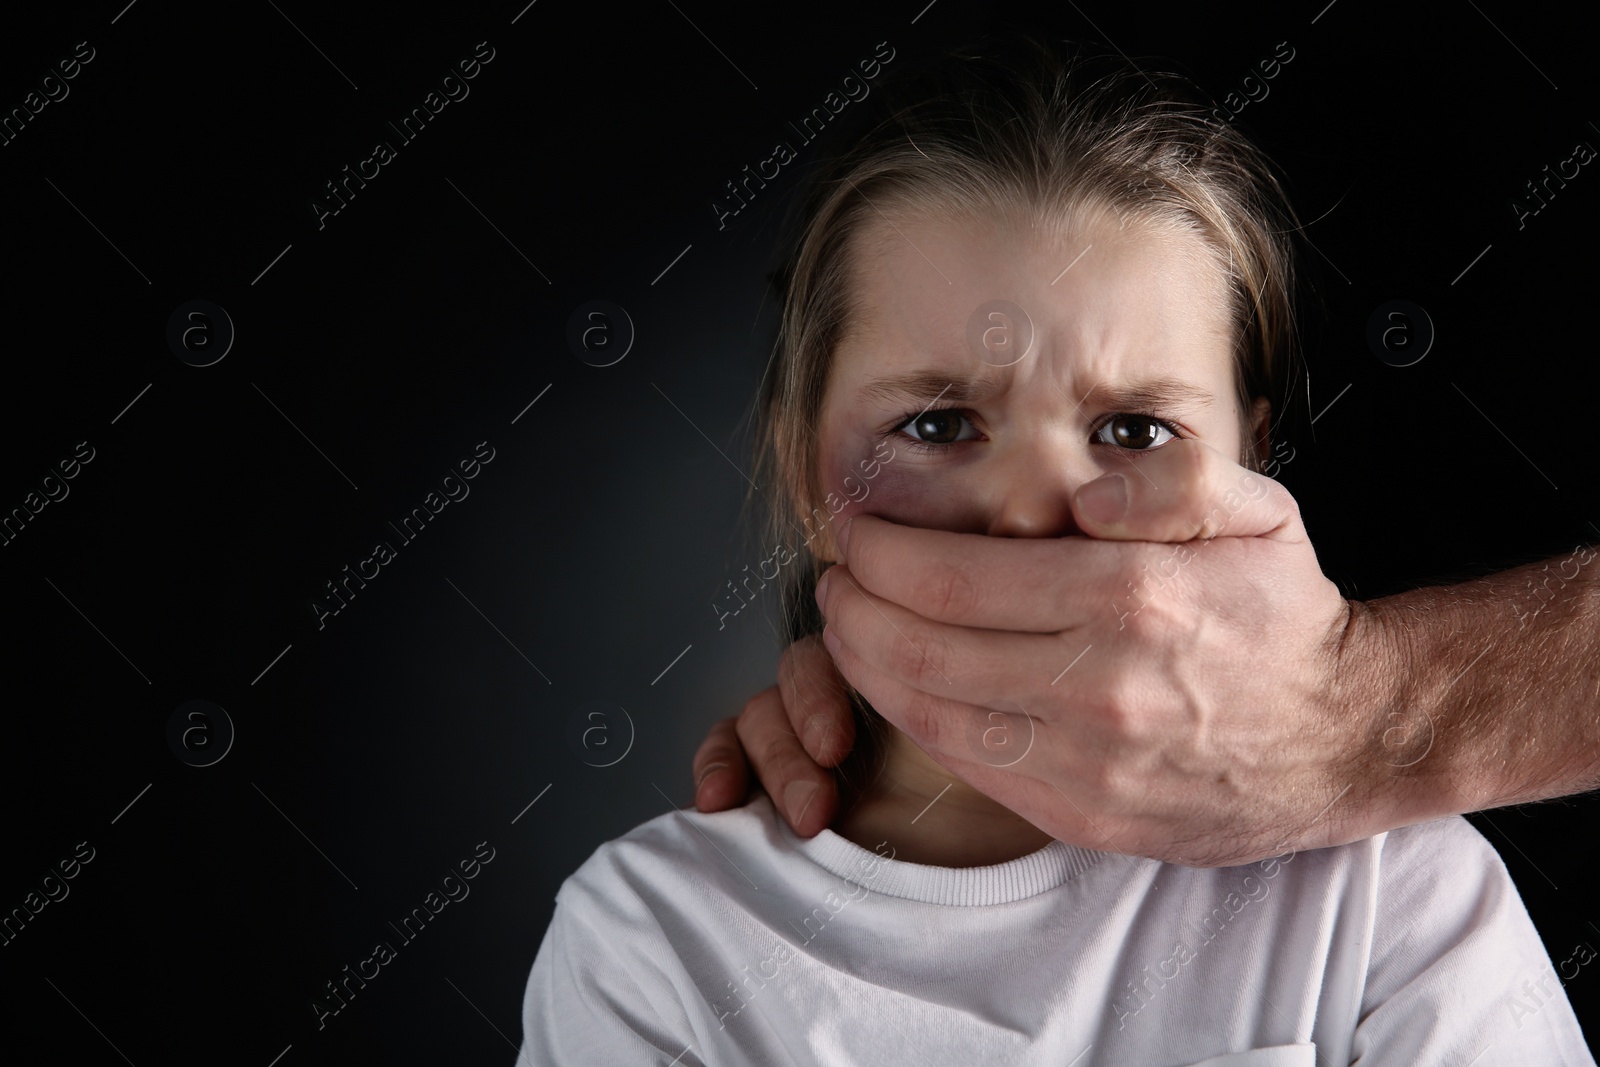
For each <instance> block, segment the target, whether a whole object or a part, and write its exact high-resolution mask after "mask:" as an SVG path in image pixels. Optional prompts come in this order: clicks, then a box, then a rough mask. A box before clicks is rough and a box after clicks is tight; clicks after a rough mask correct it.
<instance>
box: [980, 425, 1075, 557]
mask: <svg viewBox="0 0 1600 1067" xmlns="http://www.w3.org/2000/svg"><path fill="white" fill-rule="evenodd" d="M1079 462H1080V463H1081V460H1080V461H1079ZM1099 473H1100V472H1099V471H1087V472H1085V471H1078V470H1076V469H1074V464H1073V462H1072V460H1071V459H1070V458H1069V457H1068V456H1067V455H1066V449H1065V448H1064V447H1059V448H1040V447H1035V448H1029V449H1024V450H1022V451H1020V452H1018V453H1017V454H1015V455H1012V456H1008V457H1006V458H1005V465H1004V469H997V470H995V471H994V472H993V478H994V480H993V481H992V482H991V491H992V493H993V497H992V499H993V501H994V504H993V518H991V519H990V522H989V529H988V533H989V535H990V536H991V537H1065V536H1067V535H1069V534H1076V533H1081V532H1082V531H1081V530H1080V529H1079V528H1078V524H1077V522H1076V521H1075V520H1074V519H1073V517H1072V494H1073V493H1074V492H1075V491H1076V490H1077V488H1078V486H1080V485H1082V484H1083V483H1084V482H1085V481H1087V480H1088V479H1089V478H1093V477H1096V476H1097V475H1098V474H1099Z"/></svg>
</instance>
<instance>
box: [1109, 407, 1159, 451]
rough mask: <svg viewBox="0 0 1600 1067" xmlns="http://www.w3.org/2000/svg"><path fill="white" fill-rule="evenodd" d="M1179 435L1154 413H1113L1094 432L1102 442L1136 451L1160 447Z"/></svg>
mask: <svg viewBox="0 0 1600 1067" xmlns="http://www.w3.org/2000/svg"><path fill="white" fill-rule="evenodd" d="M1177 436H1178V435H1177V433H1176V432H1174V431H1173V429H1172V427H1171V426H1170V425H1169V424H1168V423H1166V422H1164V421H1162V420H1161V419H1158V418H1156V417H1155V416H1153V415H1113V416H1111V418H1109V419H1107V420H1106V421H1105V422H1104V423H1103V424H1102V425H1101V426H1100V428H1099V429H1098V430H1096V431H1095V433H1094V439H1095V440H1096V441H1099V442H1100V443H1101V444H1107V445H1116V446H1117V447H1119V448H1128V449H1133V450H1135V451H1148V450H1149V449H1153V448H1160V447H1161V446H1162V445H1164V444H1166V443H1167V442H1168V441H1173V440H1176V439H1177Z"/></svg>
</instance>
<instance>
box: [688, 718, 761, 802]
mask: <svg viewBox="0 0 1600 1067" xmlns="http://www.w3.org/2000/svg"><path fill="white" fill-rule="evenodd" d="M736 722H738V718H737V716H732V715H730V716H729V717H728V718H726V719H723V720H722V721H721V722H718V723H717V724H716V725H715V726H713V727H711V732H710V733H709V734H707V735H706V739H705V740H704V741H702V742H700V748H699V751H697V752H696V753H695V754H694V806H695V807H696V808H699V809H700V810H701V811H706V812H711V811H725V810H726V809H728V808H732V807H737V806H738V805H740V804H742V803H744V799H745V796H746V795H747V794H748V793H749V792H750V764H749V761H748V760H746V759H745V755H744V748H743V747H742V746H740V744H739V735H738V733H737V732H736V731H735V727H734V724H735V723H736Z"/></svg>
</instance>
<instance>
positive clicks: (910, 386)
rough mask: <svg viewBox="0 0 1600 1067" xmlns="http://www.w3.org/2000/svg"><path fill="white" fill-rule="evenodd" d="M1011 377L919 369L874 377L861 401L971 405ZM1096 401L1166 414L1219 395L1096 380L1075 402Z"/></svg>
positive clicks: (1161, 380)
mask: <svg viewBox="0 0 1600 1067" xmlns="http://www.w3.org/2000/svg"><path fill="white" fill-rule="evenodd" d="M1009 384H1010V380H1009V376H1006V377H1004V378H1002V377H997V376H994V375H984V374H977V375H959V374H957V375H952V374H950V373H949V372H947V371H939V370H932V369H928V370H916V371H910V372H908V373H905V374H889V375H885V376H883V377H881V378H873V379H872V380H871V381H869V382H867V383H866V384H865V385H863V386H862V387H861V391H860V394H859V395H860V396H861V398H862V399H863V400H867V401H872V402H883V403H887V402H890V401H899V402H912V401H917V402H923V403H929V404H932V403H941V404H942V403H949V404H970V403H974V402H976V401H980V400H987V399H990V398H991V397H994V396H996V395H998V394H1000V393H1003V392H1005V390H1006V388H1007V387H1008V386H1009ZM1091 396H1093V397H1095V398H1096V400H1097V401H1098V403H1099V404H1100V405H1102V406H1103V407H1107V408H1115V409H1126V410H1130V411H1132V410H1141V409H1152V408H1159V409H1163V410H1168V411H1180V410H1190V409H1193V408H1202V407H1209V406H1210V405H1211V404H1212V403H1214V402H1215V399H1216V398H1215V396H1214V395H1213V394H1212V393H1211V392H1210V391H1209V390H1207V389H1204V388H1201V387H1200V386H1199V385H1196V384H1195V383H1193V382H1189V381H1185V380H1183V379H1182V378H1172V377H1154V378H1141V379H1138V380H1136V381H1096V382H1095V383H1094V384H1093V385H1092V386H1090V387H1089V391H1088V392H1086V393H1085V394H1084V395H1083V399H1081V400H1079V401H1077V403H1078V404H1079V405H1080V406H1081V405H1082V404H1085V403H1087V402H1088V400H1089V398H1090V397H1091Z"/></svg>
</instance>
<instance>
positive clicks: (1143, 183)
mask: <svg viewBox="0 0 1600 1067" xmlns="http://www.w3.org/2000/svg"><path fill="white" fill-rule="evenodd" d="M906 73H908V72H905V71H902V72H901V75H902V77H901V79H900V81H899V83H898V84H895V83H893V82H892V81H891V82H887V83H886V84H884V85H883V86H880V100H881V102H880V104H879V105H878V107H879V109H880V111H881V110H882V109H884V108H885V107H887V114H886V115H884V116H883V117H881V118H879V119H877V120H876V121H875V122H869V123H867V124H865V125H864V127H863V128H864V130H865V132H864V133H862V134H860V135H859V136H858V137H857V139H855V140H854V141H853V142H852V143H850V144H849V145H848V147H847V148H845V149H844V151H842V152H841V153H840V154H839V155H837V156H836V157H834V158H832V159H831V160H829V161H828V162H827V164H826V165H825V166H824V167H823V169H822V171H821V173H820V174H818V175H817V176H816V177H815V179H814V184H813V185H812V188H811V190H810V193H809V195H808V196H807V197H806V199H805V200H804V202H803V205H802V210H801V215H800V220H799V225H798V236H797V239H796V240H794V242H793V244H792V246H791V249H790V251H789V254H788V257H787V259H786V261H785V262H784V264H783V265H782V266H781V267H780V268H779V271H778V273H777V275H776V278H775V280H776V282H777V284H778V286H779V288H780V289H781V293H782V316H781V319H780V323H779V329H778V338H777V343H776V346H775V348H774V351H773V357H772V361H771V363H770V365H769V366H768V368H767V373H766V376H765V378H764V379H763V382H762V388H761V390H760V395H759V398H758V401H757V411H756V433H755V437H754V443H755V447H756V450H757V455H756V460H755V466H756V469H757V471H758V472H759V473H758V477H757V480H758V481H759V482H760V483H761V484H762V485H764V486H768V487H769V489H768V495H769V496H770V498H771V499H770V500H768V501H767V503H768V505H769V521H768V526H767V534H768V539H767V540H766V541H765V543H766V544H769V545H770V544H774V543H775V542H778V543H782V542H790V543H792V542H793V541H794V539H795V538H796V536H797V535H798V536H799V537H800V538H802V539H805V540H807V541H808V543H809V540H810V538H809V536H808V535H810V533H811V528H810V526H809V524H807V525H806V526H802V525H801V522H800V519H801V517H802V516H810V515H812V514H815V513H817V512H818V511H820V510H821V509H818V508H817V505H819V504H821V503H822V501H823V497H822V496H821V494H820V492H819V490H820V489H821V488H822V487H821V486H820V483H819V477H818V475H819V472H818V470H817V444H818V442H817V437H816V432H815V427H816V424H817V422H818V419H819V416H820V413H821V410H822V401H823V394H824V391H825V389H826V386H827V381H828V375H829V370H830V368H831V366H832V361H833V355H834V352H835V350H836V348H837V346H838V344H839V342H840V340H841V338H842V337H843V336H844V335H845V332H846V331H847V330H848V329H849V327H850V325H851V324H852V322H854V321H858V317H859V316H860V314H861V313H862V310H863V309H862V308H860V307H859V306H857V304H856V303H855V301H854V298H853V294H854V287H853V286H852V285H851V278H852V261H851V253H852V251H853V249H855V247H856V243H857V239H858V237H859V235H860V233H861V232H862V231H863V229H864V227H865V226H866V225H867V224H869V223H871V222H872V221H873V220H875V219H878V218H880V217H881V216H880V215H879V212H880V211H883V212H891V211H894V210H900V211H905V212H907V213H910V214H914V215H920V216H923V217H938V216H942V215H943V216H947V215H960V216H964V217H985V216H992V215H993V214H995V213H1009V214H1015V213H1022V214H1023V215H1024V216H1025V217H1028V218H1029V219H1030V220H1031V221H1033V222H1035V223H1036V224H1038V223H1040V222H1046V223H1048V222H1053V221H1058V220H1061V219H1063V218H1066V217H1069V216H1072V215H1076V214H1080V213H1087V212H1092V211H1097V210H1107V209H1109V210H1110V211H1112V212H1114V213H1115V214H1116V215H1118V216H1120V217H1121V219H1122V221H1123V224H1124V225H1127V224H1129V223H1130V222H1132V223H1139V224H1144V225H1154V226H1161V227H1164V228H1169V229H1170V228H1177V229H1179V230H1182V231H1185V232H1189V233H1193V234H1195V235H1197V236H1199V237H1200V238H1202V239H1203V240H1204V241H1205V243H1206V245H1207V247H1209V248H1210V249H1211V251H1212V252H1213V253H1214V255H1215V258H1216V262H1217V264H1218V267H1219V269H1221V270H1222V271H1224V272H1225V274H1226V276H1227V278H1228V286H1229V293H1230V300H1231V304H1232V307H1231V311H1232V319H1233V322H1234V323H1235V326H1236V329H1237V333H1236V338H1235V344H1234V355H1235V361H1234V362H1235V367H1236V373H1235V375H1234V379H1235V384H1236V388H1237V391H1238V399H1239V402H1240V410H1241V412H1243V413H1244V417H1245V421H1246V423H1247V425H1246V427H1245V429H1246V432H1245V434H1244V440H1245V442H1246V443H1245V455H1244V456H1243V457H1242V462H1243V463H1244V464H1245V465H1246V466H1249V467H1252V468H1257V469H1258V468H1259V467H1260V465H1261V463H1262V460H1263V457H1261V456H1260V455H1259V454H1258V449H1257V448H1256V441H1255V433H1254V431H1253V430H1252V429H1251V428H1250V427H1249V426H1248V421H1249V419H1248V414H1249V412H1250V410H1251V403H1250V402H1251V399H1252V398H1253V397H1257V396H1266V397H1268V398H1269V399H1273V400H1274V410H1275V411H1280V412H1281V411H1282V410H1283V409H1284V408H1285V407H1286V406H1287V400H1288V395H1289V387H1290V385H1291V384H1292V378H1293V376H1294V375H1293V370H1294V368H1296V367H1298V365H1299V360H1300V358H1301V356H1300V348H1299V343H1298V339H1297V336H1296V328H1295V315H1294V299H1293V290H1294V287H1295V284H1296V281H1295V270H1294V259H1293V246H1292V244H1291V243H1290V240H1289V237H1288V235H1289V234H1290V233H1291V232H1293V231H1295V230H1298V229H1299V226H1298V223H1297V222H1296V220H1295V217H1294V214H1293V211H1292V209H1291V208H1290V206H1289V204H1288V201H1287V198H1286V196H1285V195H1284V192H1283V189H1282V185H1281V184H1280V181H1279V179H1278V177H1277V174H1276V171H1275V168H1274V167H1273V165H1272V163H1271V161H1270V160H1269V159H1268V158H1267V157H1266V156H1265V155H1264V154H1263V153H1262V152H1261V151H1260V150H1259V149H1257V148H1256V147H1255V146H1254V145H1253V144H1251V143H1250V142H1249V141H1248V140H1246V138H1245V137H1244V136H1243V135H1242V134H1240V133H1239V132H1238V131H1237V130H1235V129H1234V128H1233V127H1232V126H1230V125H1228V124H1226V123H1221V122H1218V121H1217V120H1216V119H1215V118H1214V117H1213V109H1212V107H1211V106H1210V105H1209V104H1208V103H1206V102H1204V96H1203V94H1200V93H1199V92H1198V90H1196V89H1195V87H1194V86H1193V85H1192V83H1190V82H1189V81H1188V80H1187V79H1186V78H1183V77H1182V76H1180V75H1176V74H1167V73H1161V74H1147V73H1145V72H1143V71H1141V70H1139V69H1138V68H1137V67H1135V66H1134V65H1133V64H1132V63H1131V61H1129V60H1127V59H1125V58H1124V57H1122V56H1121V55H1120V54H1119V53H1112V52H1109V51H1107V50H1105V49H1101V48H1097V47H1093V46H1085V45H1078V44H1071V43H1066V42H1062V43H1059V44H1058V43H1055V42H1051V41H1048V40H1044V39H1040V38H1037V37H1031V36H1017V35H1005V36H998V37H990V38H986V39H984V40H983V41H981V42H979V43H977V44H975V45H972V46H969V47H967V48H963V49H959V50H957V51H955V52H952V53H950V54H948V55H946V56H943V57H940V58H938V59H935V60H934V61H932V62H931V63H928V64H926V65H925V66H924V67H923V68H922V69H921V70H914V71H912V72H909V73H910V74H911V76H910V77H904V75H905V74H906ZM1278 398H1282V399H1281V401H1280V400H1279V399H1278ZM830 535H831V531H830ZM798 556H799V558H798V560H797V561H796V562H795V563H794V564H793V565H791V566H789V567H787V568H785V570H784V577H783V578H782V579H780V580H781V581H782V583H783V584H782V617H783V624H784V628H785V631H786V632H785V633H784V635H783V636H784V637H785V638H786V641H795V640H798V639H800V638H802V637H804V636H806V635H808V634H814V633H817V632H819V631H820V630H821V629H822V624H823V620H822V617H821V614H820V613H819V612H818V610H817V607H816V603H815V601H814V599H813V589H814V587H815V584H816V578H817V576H818V572H817V566H816V562H817V560H816V555H815V553H808V552H806V551H805V550H804V548H802V549H801V550H800V551H799V553H798ZM849 695H850V698H851V702H852V704H853V706H854V708H855V711H856V716H857V726H858V729H857V739H858V741H857V745H856V749H855V750H854V753H853V759H852V760H851V761H850V762H849V764H848V765H847V768H845V770H846V773H847V774H849V775H852V776H853V775H854V774H856V773H862V772H864V773H865V774H868V775H870V774H872V773H875V771H876V769H877V766H878V763H879V759H878V757H879V755H880V752H881V742H882V740H883V739H884V736H885V733H884V731H885V729H886V724H885V723H883V722H882V720H881V719H880V717H879V716H878V713H877V712H875V711H873V710H872V708H871V707H870V705H868V704H867V703H866V701H865V700H863V699H862V698H861V697H860V695H859V694H858V693H856V692H855V691H854V689H853V687H852V688H851V689H850V694H849ZM863 727H864V728H865V729H864V730H863V729H862V728H863Z"/></svg>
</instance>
